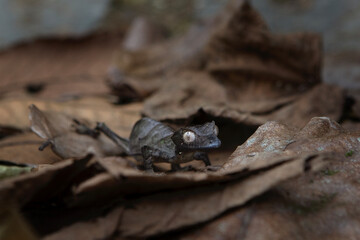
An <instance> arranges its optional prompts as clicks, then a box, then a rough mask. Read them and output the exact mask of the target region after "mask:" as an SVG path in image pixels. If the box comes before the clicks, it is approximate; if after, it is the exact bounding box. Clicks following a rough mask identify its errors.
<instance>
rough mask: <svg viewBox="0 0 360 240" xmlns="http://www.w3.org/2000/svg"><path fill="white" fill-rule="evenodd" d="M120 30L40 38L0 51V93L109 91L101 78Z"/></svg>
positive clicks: (58, 95) (51, 95) (63, 95)
mask: <svg viewBox="0 0 360 240" xmlns="http://www.w3.org/2000/svg"><path fill="white" fill-rule="evenodd" d="M121 38H122V37H121V36H120V35H119V33H110V34H95V35H92V36H89V37H86V38H83V39H76V40H75V39H72V40H65V39H63V40H42V41H35V42H32V43H29V44H23V45H21V46H16V47H13V48H10V49H8V50H7V51H4V52H2V53H1V54H0V79H1V82H0V89H1V90H0V95H1V96H2V97H10V96H12V97H19V96H21V97H23V96H26V95H32V96H34V95H35V96H37V97H43V98H45V99H57V100H59V99H62V100H66V99H69V98H70V99H73V98H76V97H79V96H80V97H83V96H98V95H103V94H106V93H107V92H108V89H107V87H106V84H105V83H104V79H105V76H106V69H107V67H108V66H109V64H110V63H111V61H112V55H113V52H114V49H115V48H116V47H117V46H118V45H119V42H120V41H121Z"/></svg>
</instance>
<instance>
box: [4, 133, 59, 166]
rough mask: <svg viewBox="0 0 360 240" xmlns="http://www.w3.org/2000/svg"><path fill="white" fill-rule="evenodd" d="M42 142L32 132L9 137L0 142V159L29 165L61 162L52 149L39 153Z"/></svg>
mask: <svg viewBox="0 0 360 240" xmlns="http://www.w3.org/2000/svg"><path fill="white" fill-rule="evenodd" d="M42 142H43V141H42V140H41V139H39V137H37V136H36V135H35V134H33V133H30V132H27V133H23V134H19V135H15V136H11V137H7V138H5V139H3V140H1V141H0V159H2V160H8V161H12V162H16V163H29V164H53V163H56V162H58V161H60V160H61V158H59V157H58V156H57V155H55V154H54V153H53V152H52V151H51V150H50V148H49V149H45V150H44V151H43V152H40V151H39V149H38V148H39V146H40V145H41V143H42Z"/></svg>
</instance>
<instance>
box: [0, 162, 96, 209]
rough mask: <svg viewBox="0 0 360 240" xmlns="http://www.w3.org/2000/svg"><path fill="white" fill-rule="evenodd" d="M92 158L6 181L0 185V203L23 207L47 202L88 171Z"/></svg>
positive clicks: (61, 164)
mask: <svg viewBox="0 0 360 240" xmlns="http://www.w3.org/2000/svg"><path fill="white" fill-rule="evenodd" d="M90 159H91V157H89V156H87V157H85V158H83V159H78V160H75V159H69V160H65V161H61V162H59V163H56V164H53V165H49V166H48V167H46V168H43V169H40V170H39V171H36V172H31V173H27V174H23V175H20V176H17V177H12V178H9V179H4V180H3V181H1V184H0V202H1V203H2V204H7V203H8V202H9V201H11V202H12V204H15V205H17V206H23V205H25V204H26V203H28V202H30V201H35V202H36V201H46V200H49V199H51V198H53V197H55V196H57V195H58V194H61V193H63V191H64V190H66V189H67V188H68V187H69V186H70V185H71V182H72V181H73V180H74V178H75V177H76V176H77V175H78V174H80V173H81V172H83V171H84V170H85V169H86V164H87V163H88V162H89V160H90Z"/></svg>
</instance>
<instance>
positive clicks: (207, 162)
mask: <svg viewBox="0 0 360 240" xmlns="http://www.w3.org/2000/svg"><path fill="white" fill-rule="evenodd" d="M194 159H196V160H201V161H203V162H204V163H205V166H211V163H210V160H209V157H208V155H207V153H205V152H195V153H194Z"/></svg>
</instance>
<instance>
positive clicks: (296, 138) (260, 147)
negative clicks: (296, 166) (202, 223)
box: [223, 117, 360, 172]
mask: <svg viewBox="0 0 360 240" xmlns="http://www.w3.org/2000/svg"><path fill="white" fill-rule="evenodd" d="M359 137H360V135H359V134H358V133H351V132H348V131H346V130H345V129H343V128H342V127H341V126H340V125H339V124H338V123H336V122H335V121H333V120H331V119H329V118H327V117H315V118H312V119H311V121H310V122H309V123H308V124H307V125H305V126H304V127H303V128H302V129H301V130H297V129H296V128H290V127H288V126H286V125H283V124H280V123H278V122H268V123H266V124H264V125H262V126H260V127H259V128H258V129H257V130H256V132H255V133H254V134H253V135H252V136H251V137H250V138H249V139H248V140H247V141H246V142H245V143H244V144H243V145H241V146H239V147H238V148H237V149H236V150H235V152H234V153H233V155H232V156H230V158H229V160H228V161H227V163H225V164H224V166H223V170H224V171H233V172H236V171H237V169H238V168H240V169H242V168H243V167H244V166H247V165H248V164H251V163H252V162H257V161H259V160H258V159H262V158H264V156H273V155H275V156H276V155H278V156H286V155H292V154H293V153H297V154H303V153H306V152H308V153H325V152H326V153H337V154H340V155H341V156H345V154H346V153H347V152H348V151H357V149H360V138H359Z"/></svg>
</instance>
